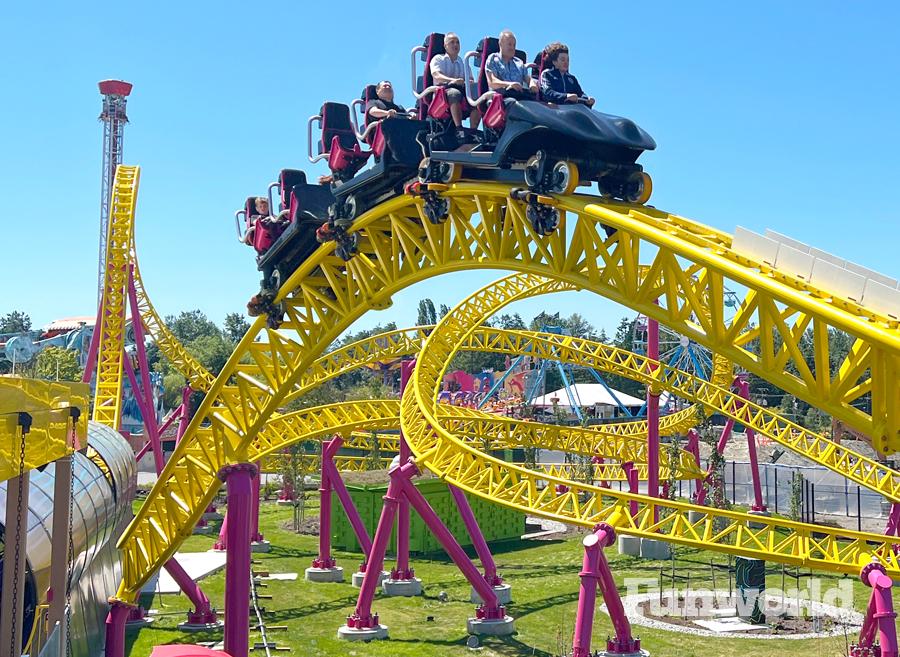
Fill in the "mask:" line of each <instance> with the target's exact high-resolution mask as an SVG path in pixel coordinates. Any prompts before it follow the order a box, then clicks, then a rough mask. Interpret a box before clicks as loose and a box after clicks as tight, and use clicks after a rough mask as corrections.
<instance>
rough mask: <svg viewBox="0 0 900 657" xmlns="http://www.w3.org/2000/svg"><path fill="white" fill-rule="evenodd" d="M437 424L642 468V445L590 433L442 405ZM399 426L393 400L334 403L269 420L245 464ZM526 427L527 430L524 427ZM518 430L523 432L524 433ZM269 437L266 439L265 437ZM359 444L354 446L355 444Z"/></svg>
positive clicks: (686, 465) (484, 441) (691, 470)
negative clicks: (319, 441)
mask: <svg viewBox="0 0 900 657" xmlns="http://www.w3.org/2000/svg"><path fill="white" fill-rule="evenodd" d="M463 410H465V411H468V412H469V413H471V414H473V417H474V418H475V420H476V421H475V422H473V421H471V419H470V418H468V417H465V416H464V417H460V416H459V415H458V412H459V411H463ZM441 412H442V413H443V414H444V415H442V418H443V419H444V420H445V421H446V422H448V423H450V424H451V425H452V426H453V427H454V429H455V431H457V432H458V434H459V435H464V436H466V438H465V439H466V440H467V441H468V442H469V443H470V444H472V445H477V446H478V447H479V448H481V449H491V450H493V449H510V448H515V447H541V448H544V449H552V450H557V451H561V452H567V453H570V454H581V455H585V456H597V455H599V456H604V457H606V458H611V459H614V460H615V461H617V462H618V463H624V462H626V461H627V462H631V463H635V464H639V465H646V463H647V455H646V448H647V441H646V439H644V440H639V439H637V438H632V437H623V436H617V435H611V434H606V433H603V432H593V431H588V430H585V429H581V428H574V427H560V426H556V425H545V424H538V423H536V422H523V421H521V420H513V419H511V418H505V417H501V416H498V415H492V414H490V413H482V412H479V411H474V410H471V409H459V408H458V407H455V406H447V405H443V404H442V405H441ZM399 424H400V402H399V401H398V400H396V399H369V400H366V401H364V402H338V403H334V404H329V405H327V406H316V407H313V408H304V409H302V410H299V411H295V412H293V413H287V414H285V415H280V416H278V417H275V418H272V420H271V421H270V422H269V425H267V428H266V431H265V432H260V434H259V435H258V436H257V440H255V441H254V442H253V444H252V445H251V446H250V449H249V451H248V458H249V459H250V460H252V461H256V460H258V459H262V458H268V457H270V456H272V455H279V454H282V452H283V450H284V449H285V447H287V446H289V445H291V444H293V443H296V442H298V441H302V440H311V439H315V438H320V437H327V436H330V435H331V434H333V433H342V434H343V433H345V432H348V431H350V432H352V431H354V430H356V431H357V432H358V431H359V430H360V429H370V430H372V429H375V430H377V429H385V428H389V427H397V426H399ZM526 425H528V426H526ZM521 427H525V428H524V430H523V429H521ZM266 436H268V438H267V437H266ZM356 436H357V437H356V438H355V439H354V438H351V440H350V441H348V443H346V446H348V447H361V446H367V445H369V444H370V440H366V439H365V433H361V432H360V433H357V434H356ZM356 441H359V442H356ZM379 445H380V447H382V448H384V449H385V451H396V450H397V449H398V443H397V442H396V441H391V442H388V441H384V442H381V441H379ZM660 465H661V466H662V469H661V472H665V474H664V475H661V476H668V466H669V456H668V453H663V454H660ZM703 474H704V473H703V472H702V471H701V470H700V469H699V468H698V467H697V465H696V463H695V462H694V459H693V457H692V456H691V455H690V454H689V453H688V452H685V451H684V450H680V451H679V460H678V463H677V467H676V476H677V477H678V478H680V479H694V478H697V477H701V476H703Z"/></svg>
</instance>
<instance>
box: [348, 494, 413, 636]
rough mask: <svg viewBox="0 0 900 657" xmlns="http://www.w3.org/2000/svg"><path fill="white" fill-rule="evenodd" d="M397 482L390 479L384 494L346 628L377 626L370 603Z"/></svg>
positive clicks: (390, 525)
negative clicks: (363, 575) (357, 593)
mask: <svg viewBox="0 0 900 657" xmlns="http://www.w3.org/2000/svg"><path fill="white" fill-rule="evenodd" d="M398 488H399V482H397V481H396V480H395V478H394V477H391V482H390V483H389V484H388V489H387V492H386V493H385V494H384V505H383V506H382V507H381V517H380V518H379V520H378V526H377V527H376V528H375V538H374V539H373V540H372V549H371V551H370V552H369V558H368V565H367V567H366V575H365V577H363V583H362V586H361V587H360V589H359V598H357V601H356V610H355V611H354V612H353V613H352V614H351V615H350V616H348V617H347V626H348V627H351V628H356V629H367V628H372V627H377V626H378V614H375V615H373V614H372V601H373V599H374V598H375V589H376V588H377V587H378V583H379V581H380V580H381V569H382V567H383V566H384V553H385V551H386V550H387V544H388V541H389V540H390V538H391V529H392V528H393V526H394V518H395V517H396V515H397V506H398V499H397V497H398V495H399V494H400V493H399V492H398Z"/></svg>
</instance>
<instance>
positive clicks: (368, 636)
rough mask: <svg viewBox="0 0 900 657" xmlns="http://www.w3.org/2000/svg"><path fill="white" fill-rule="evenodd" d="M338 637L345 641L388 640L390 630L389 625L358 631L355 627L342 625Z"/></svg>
mask: <svg viewBox="0 0 900 657" xmlns="http://www.w3.org/2000/svg"><path fill="white" fill-rule="evenodd" d="M337 635H338V638H339V639H343V640H344V641H373V640H375V639H386V638H388V628H387V625H379V626H378V627H370V628H368V629H365V630H358V629H356V628H355V627H348V626H346V625H341V626H340V627H339V628H338V631H337Z"/></svg>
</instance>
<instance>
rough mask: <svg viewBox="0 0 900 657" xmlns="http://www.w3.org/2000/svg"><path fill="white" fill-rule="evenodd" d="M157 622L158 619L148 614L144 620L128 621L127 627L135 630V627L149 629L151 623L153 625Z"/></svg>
mask: <svg viewBox="0 0 900 657" xmlns="http://www.w3.org/2000/svg"><path fill="white" fill-rule="evenodd" d="M155 620H156V618H154V617H153V616H150V615H149V614H148V615H147V616H144V617H143V618H138V619H136V620H130V621H126V623H125V627H127V628H128V629H133V628H135V627H137V628H141V627H147V626H148V625H150V623H152V622H153V621H155Z"/></svg>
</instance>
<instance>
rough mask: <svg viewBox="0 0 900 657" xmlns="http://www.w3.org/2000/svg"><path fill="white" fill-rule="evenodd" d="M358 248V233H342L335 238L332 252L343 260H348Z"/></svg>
mask: <svg viewBox="0 0 900 657" xmlns="http://www.w3.org/2000/svg"><path fill="white" fill-rule="evenodd" d="M358 250H359V233H350V234H349V235H347V234H344V235H342V236H341V237H339V238H338V239H337V246H335V247H334V252H335V253H336V254H337V256H338V257H339V258H340V259H341V260H343V261H344V262H348V261H349V260H350V259H351V258H353V256H355V255H356V253H357V251H358Z"/></svg>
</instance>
